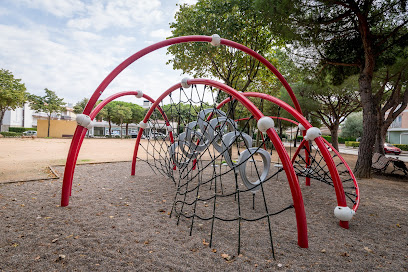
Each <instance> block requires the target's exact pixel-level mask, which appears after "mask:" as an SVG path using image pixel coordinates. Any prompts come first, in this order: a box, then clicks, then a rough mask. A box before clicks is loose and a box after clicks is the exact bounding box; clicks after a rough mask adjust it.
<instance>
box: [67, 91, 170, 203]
mask: <svg viewBox="0 0 408 272" xmlns="http://www.w3.org/2000/svg"><path fill="white" fill-rule="evenodd" d="M137 94H138V92H137V91H125V92H119V93H116V94H114V95H112V96H110V97H108V98H106V99H105V100H103V101H102V102H101V103H99V104H98V105H97V106H96V107H95V109H93V111H92V112H91V114H90V115H89V117H90V118H91V120H93V119H94V118H95V117H96V115H97V114H98V113H99V112H100V111H101V109H103V107H105V106H106V104H108V103H109V102H111V101H112V100H115V99H116V98H119V97H122V96H126V95H137ZM142 97H143V98H146V99H148V100H149V101H151V102H154V100H153V99H152V98H151V97H150V96H148V95H145V94H143V96H142ZM158 109H159V111H160V112H161V113H162V114H164V112H163V110H162V109H161V108H160V107H159V108H158ZM163 117H165V119H167V117H166V116H165V114H164V115H163ZM86 131H87V129H86V128H84V127H82V126H77V128H76V131H75V134H74V137H73V139H72V142H71V146H70V149H69V151H68V156H67V161H66V164H65V171H64V178H63V182H62V192H61V206H62V207H64V206H68V204H69V197H70V195H71V190H72V179H73V176H74V172H75V165H76V162H77V160H78V155H79V151H80V149H81V146H82V142H83V140H84V138H85V135H86ZM170 134H171V136H170V138H171V139H173V135H172V132H170Z"/></svg>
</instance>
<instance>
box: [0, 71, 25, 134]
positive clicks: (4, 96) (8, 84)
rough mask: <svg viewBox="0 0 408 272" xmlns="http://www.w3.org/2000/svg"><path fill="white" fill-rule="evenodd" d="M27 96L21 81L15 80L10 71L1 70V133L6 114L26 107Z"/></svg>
mask: <svg viewBox="0 0 408 272" xmlns="http://www.w3.org/2000/svg"><path fill="white" fill-rule="evenodd" d="M27 95H28V93H27V92H26V87H25V85H24V83H21V79H17V78H14V76H13V74H12V73H11V72H10V71H8V70H5V69H0V131H1V127H2V125H3V118H4V114H5V112H6V111H7V110H15V109H16V108H18V107H22V106H24V103H25V102H26V101H27Z"/></svg>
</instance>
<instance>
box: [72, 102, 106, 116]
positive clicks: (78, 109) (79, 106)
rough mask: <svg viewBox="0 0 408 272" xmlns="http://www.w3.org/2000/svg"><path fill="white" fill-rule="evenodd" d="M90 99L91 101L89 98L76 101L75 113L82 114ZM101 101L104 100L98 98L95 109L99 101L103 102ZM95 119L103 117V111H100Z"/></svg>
mask: <svg viewBox="0 0 408 272" xmlns="http://www.w3.org/2000/svg"><path fill="white" fill-rule="evenodd" d="M88 101H89V99H88V98H83V99H82V100H81V101H79V102H78V103H76V104H75V106H74V113H75V114H81V113H82V112H83V111H84V109H85V107H86V104H88ZM101 102H102V100H98V101H97V102H96V103H95V105H94V107H93V109H94V108H95V107H96V106H97V105H98V104H99V103H101ZM95 119H97V120H99V119H102V115H101V113H98V114H97V115H96V117H95Z"/></svg>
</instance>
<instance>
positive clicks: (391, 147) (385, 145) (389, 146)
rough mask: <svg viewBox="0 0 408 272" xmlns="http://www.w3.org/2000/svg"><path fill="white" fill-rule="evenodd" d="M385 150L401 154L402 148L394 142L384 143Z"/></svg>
mask: <svg viewBox="0 0 408 272" xmlns="http://www.w3.org/2000/svg"><path fill="white" fill-rule="evenodd" d="M384 152H385V154H387V153H394V154H395V155H399V154H401V149H399V148H398V147H396V146H393V145H392V144H389V143H385V144H384Z"/></svg>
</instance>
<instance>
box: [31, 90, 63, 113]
mask: <svg viewBox="0 0 408 272" xmlns="http://www.w3.org/2000/svg"><path fill="white" fill-rule="evenodd" d="M44 90H45V96H37V95H30V96H29V100H30V102H31V105H30V106H31V108H32V109H33V110H35V111H36V112H45V113H46V114H47V115H48V117H50V116H51V114H52V113H60V112H62V111H64V110H65V107H64V106H65V102H63V100H64V98H59V97H58V96H57V94H56V93H55V92H54V91H51V90H48V89H47V88H45V89H44Z"/></svg>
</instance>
